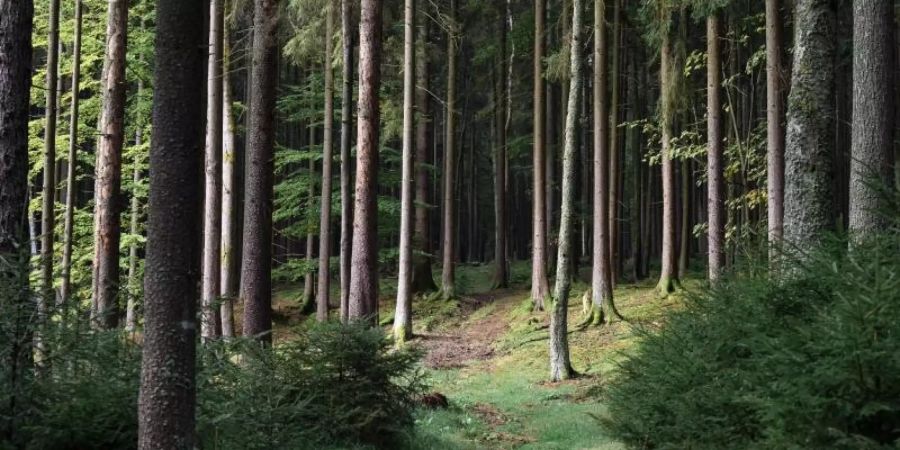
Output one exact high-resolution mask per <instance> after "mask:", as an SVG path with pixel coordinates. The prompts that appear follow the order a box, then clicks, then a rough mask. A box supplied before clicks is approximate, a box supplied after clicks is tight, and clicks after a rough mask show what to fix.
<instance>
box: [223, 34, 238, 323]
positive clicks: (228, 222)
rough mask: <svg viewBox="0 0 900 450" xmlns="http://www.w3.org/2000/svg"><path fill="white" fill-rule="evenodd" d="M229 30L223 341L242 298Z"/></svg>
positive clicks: (225, 49)
mask: <svg viewBox="0 0 900 450" xmlns="http://www.w3.org/2000/svg"><path fill="white" fill-rule="evenodd" d="M228 37H229V33H228V28H227V27H226V26H225V25H224V23H223V26H222V66H223V70H222V219H221V223H222V239H221V245H222V248H221V250H220V253H221V255H222V263H221V265H220V267H219V268H220V270H221V274H220V275H219V295H220V297H221V302H222V305H221V306H220V307H219V315H220V316H221V317H222V337H224V338H230V337H233V336H234V298H235V297H237V294H238V270H239V264H238V261H237V256H236V255H235V252H236V249H237V247H238V245H239V244H238V242H239V240H238V239H240V236H239V234H238V224H237V221H238V214H237V212H238V205H237V201H238V195H237V192H236V188H237V171H236V170H235V164H236V161H237V160H238V156H237V147H236V146H235V123H234V114H233V113H232V103H231V75H230V74H231V70H230V69H231V68H230V62H231V44H230V43H229V40H228Z"/></svg>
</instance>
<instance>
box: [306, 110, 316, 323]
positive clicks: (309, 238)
mask: <svg viewBox="0 0 900 450" xmlns="http://www.w3.org/2000/svg"><path fill="white" fill-rule="evenodd" d="M307 132H308V135H309V148H311V149H313V148H316V129H315V127H314V126H310V127H309V128H307ZM315 174H316V160H315V159H313V158H310V159H309V181H310V182H309V196H308V197H307V203H306V204H307V205H309V207H310V208H312V207H313V205H314V204H315V201H316V188H315V185H314V183H313V182H312V181H313V179H314V177H315ZM315 242H316V235H315V233H313V232H312V230H309V231H308V232H307V233H306V251H305V253H304V255H305V256H306V274H305V275H304V276H303V300H302V304H303V310H304V312H311V311H312V310H313V308H314V307H316V305H315V304H314V302H315V301H316V286H315V284H316V281H315V278H316V272H315V271H314V270H312V267H313V264H315V257H314V256H313V252H314V251H315ZM316 314H317V315H318V312H316Z"/></svg>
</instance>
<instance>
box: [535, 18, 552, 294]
mask: <svg viewBox="0 0 900 450" xmlns="http://www.w3.org/2000/svg"><path fill="white" fill-rule="evenodd" d="M546 14H547V13H546V0H534V55H532V56H533V60H532V61H533V65H534V79H533V83H534V113H533V116H534V117H533V119H534V127H533V136H532V138H533V139H534V150H533V154H532V161H533V163H534V177H533V182H534V189H533V191H532V193H533V195H534V199H533V204H532V208H533V209H532V230H531V231H532V236H533V237H532V242H531V301H532V304H533V306H534V309H536V310H539V311H542V310H543V309H544V301H545V300H546V299H547V298H548V297H549V296H550V282H549V280H548V279H547V212H546V209H545V207H546V205H545V203H546V195H547V191H546V188H545V183H546V177H547V170H546V168H547V166H546V165H547V159H546V151H547V146H546V144H547V143H546V140H545V139H546V138H545V136H544V131H545V130H544V127H545V126H546V124H545V123H544V113H545V108H546V107H545V103H546V100H547V98H546V93H547V91H546V86H545V85H544V70H543V64H544V45H545V42H544V32H545V31H544V28H545V27H544V24H545V22H546Z"/></svg>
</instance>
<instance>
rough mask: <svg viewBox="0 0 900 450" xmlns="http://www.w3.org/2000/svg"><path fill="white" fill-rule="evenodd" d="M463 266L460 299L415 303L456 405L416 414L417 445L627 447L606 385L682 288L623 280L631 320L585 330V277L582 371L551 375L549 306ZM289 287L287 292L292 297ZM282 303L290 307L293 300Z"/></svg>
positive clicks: (429, 365)
mask: <svg viewBox="0 0 900 450" xmlns="http://www.w3.org/2000/svg"><path fill="white" fill-rule="evenodd" d="M527 271H528V268H527V267H521V266H514V267H513V276H512V278H513V279H512V281H513V285H514V286H524V284H525V283H524V282H525V280H527V277H528V273H527ZM458 274H459V275H458V279H460V280H462V282H461V285H462V286H463V289H461V291H462V292H463V294H462V295H461V296H460V298H459V299H458V300H456V301H452V302H447V301H441V300H430V299H424V298H423V299H416V300H415V301H414V305H413V314H414V319H413V320H414V334H415V338H414V339H413V340H412V341H411V343H412V345H418V346H421V348H422V349H423V350H424V352H425V356H424V359H423V368H424V370H425V371H426V373H427V375H428V381H429V385H430V388H429V391H430V392H433V393H440V394H442V395H444V396H446V398H447V400H448V403H449V406H448V407H447V408H437V409H431V408H421V409H420V410H419V411H417V412H416V435H415V437H414V439H413V441H414V443H413V444H411V448H413V449H567V450H568V449H597V450H612V449H621V448H623V447H622V446H621V445H620V444H619V443H617V442H615V441H614V440H613V439H611V438H609V437H608V436H606V434H605V432H604V429H603V428H602V426H601V424H600V421H601V420H602V418H603V417H604V415H605V414H606V408H605V405H604V404H603V401H602V395H601V394H602V391H603V388H604V385H605V384H606V383H607V382H608V381H609V380H610V379H611V378H613V377H615V376H616V368H617V363H618V361H621V359H622V358H623V357H624V356H625V354H626V353H627V351H628V350H629V349H630V348H631V347H632V346H633V344H634V343H635V342H636V339H637V336H638V333H637V330H638V329H639V328H641V327H651V328H655V327H658V326H659V325H660V324H661V322H662V321H663V320H664V318H665V315H666V313H667V311H668V310H670V309H672V307H677V306H678V305H679V303H680V298H679V296H677V295H674V296H669V297H667V298H659V296H658V295H657V294H656V292H655V290H654V285H655V283H654V281H653V280H652V279H651V280H646V281H645V282H641V283H638V284H622V285H620V286H618V287H617V288H616V290H615V298H616V304H617V307H618V309H619V311H620V312H621V313H622V315H623V316H624V317H625V318H626V320H627V321H626V322H616V323H613V324H612V325H607V326H603V327H587V328H583V327H580V326H579V325H580V324H581V323H582V321H583V317H584V316H583V312H582V304H581V294H582V293H583V292H584V290H585V289H586V288H587V285H585V284H584V283H582V282H576V283H575V285H574V286H573V289H572V299H571V301H570V308H569V324H570V333H569V338H570V351H571V357H572V364H573V366H574V368H575V370H576V371H578V372H579V374H580V375H579V376H578V377H577V378H575V379H574V380H571V381H565V382H560V383H550V382H548V381H547V378H548V374H549V363H548V345H549V343H548V339H549V338H548V322H549V319H548V316H547V314H546V313H545V312H534V311H532V308H531V301H530V299H529V291H528V290H526V289H525V288H524V287H522V288H512V289H504V290H491V289H490V287H489V286H490V282H489V279H490V276H489V274H490V267H489V266H461V267H460V269H459V271H458ZM517 281H519V282H520V283H517ZM687 284H688V286H689V287H690V285H691V283H690V282H689V283H687ZM392 288H393V286H392V285H391V284H390V280H385V282H384V283H383V286H382V293H383V304H382V309H381V317H382V318H383V319H388V318H390V317H391V316H392V314H393V311H392V309H393V305H392V302H393V298H392V297H391V295H390V294H391V292H392V290H393V289H392ZM286 294H287V295H284V296H283V297H282V298H289V297H291V293H289V292H288V293H286ZM279 303H280V304H282V305H285V307H287V308H290V307H289V306H287V305H286V304H287V303H289V302H286V301H285V302H279ZM277 305H278V303H276V307H277ZM278 309H281V308H278ZM285 316H294V314H291V313H290V312H284V314H283V316H282V317H285ZM387 321H388V320H384V322H385V326H386V327H388V326H389V325H387V324H386V322H387ZM286 322H294V320H290V321H286ZM386 329H387V328H386ZM277 333H278V331H276V334H277Z"/></svg>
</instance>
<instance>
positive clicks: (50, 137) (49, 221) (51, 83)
mask: <svg viewBox="0 0 900 450" xmlns="http://www.w3.org/2000/svg"><path fill="white" fill-rule="evenodd" d="M58 71H59V0H50V18H49V36H48V38H47V84H46V86H45V87H46V90H45V91H44V92H46V100H47V112H46V116H45V120H46V123H45V124H44V189H43V194H42V198H41V200H42V202H41V292H40V295H38V297H37V298H38V303H37V307H38V308H37V309H38V310H37V313H38V321H39V322H43V321H44V319H45V317H46V315H47V308H48V307H49V306H50V304H52V303H53V243H54V236H55V226H56V225H55V222H56V116H57V101H56V98H57V95H58V94H59V91H57V89H56V84H57V78H58V77H59V72H58ZM40 347H41V346H40V343H39V344H38V350H39V351H40V350H41V348H40Z"/></svg>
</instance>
